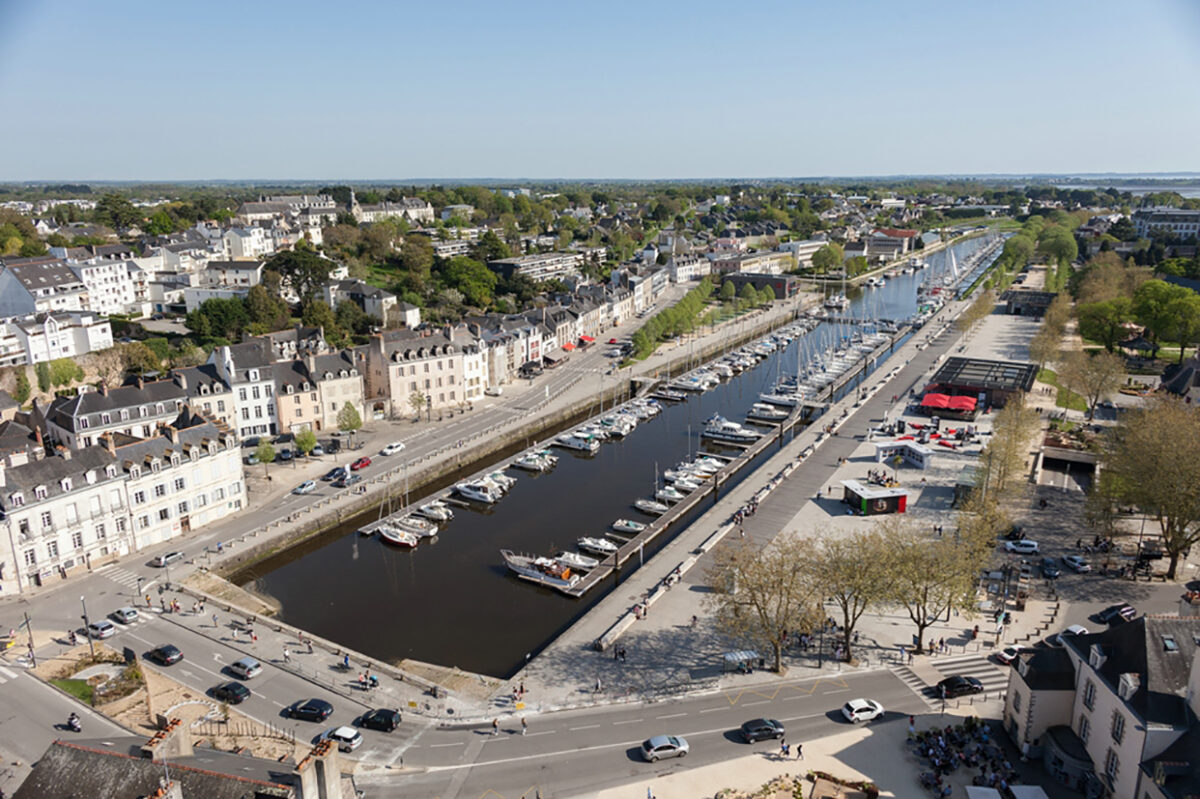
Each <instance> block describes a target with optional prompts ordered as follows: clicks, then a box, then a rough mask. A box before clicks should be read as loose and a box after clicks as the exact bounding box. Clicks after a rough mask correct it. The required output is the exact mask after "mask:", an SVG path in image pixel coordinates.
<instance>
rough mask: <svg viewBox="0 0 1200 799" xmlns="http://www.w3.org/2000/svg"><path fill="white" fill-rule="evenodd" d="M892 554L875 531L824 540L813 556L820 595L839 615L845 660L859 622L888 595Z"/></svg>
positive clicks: (812, 563)
mask: <svg viewBox="0 0 1200 799" xmlns="http://www.w3.org/2000/svg"><path fill="white" fill-rule="evenodd" d="M890 556H891V550H890V545H889V544H888V542H887V541H886V540H885V538H884V536H883V535H882V534H881V533H880V532H879V530H877V529H870V530H862V531H859V532H856V533H853V534H851V535H850V536H843V537H837V538H834V537H823V538H822V539H821V540H820V542H819V544H818V545H817V547H816V549H815V550H814V551H813V552H812V560H811V561H810V565H809V568H810V569H811V571H812V573H813V576H814V578H815V579H816V581H817V584H818V585H819V586H820V589H821V594H822V595H823V596H824V597H826V598H828V599H830V600H832V601H833V603H834V604H835V605H837V607H838V610H839V611H841V617H842V618H841V626H842V644H843V646H844V647H845V651H846V660H847V661H849V660H851V659H852V655H851V644H852V643H853V640H854V629H855V627H856V626H857V624H858V620H859V619H860V618H862V615H863V614H864V613H866V611H867V610H868V609H869V608H872V607H875V606H877V605H879V604H880V603H882V602H884V601H885V600H886V599H887V598H888V596H889V595H890V594H891V580H892V567H891V561H890Z"/></svg>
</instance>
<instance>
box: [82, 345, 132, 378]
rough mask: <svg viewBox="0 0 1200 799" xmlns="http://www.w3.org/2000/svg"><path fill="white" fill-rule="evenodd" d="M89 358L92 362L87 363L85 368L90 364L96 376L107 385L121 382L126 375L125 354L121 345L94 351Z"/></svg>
mask: <svg viewBox="0 0 1200 799" xmlns="http://www.w3.org/2000/svg"><path fill="white" fill-rule="evenodd" d="M88 360H89V361H90V363H88V364H85V368H87V367H89V366H90V367H91V369H92V371H94V372H95V373H96V377H97V378H99V379H100V380H103V381H104V383H105V385H108V386H119V385H120V384H121V378H122V377H124V376H125V355H124V353H122V351H121V348H120V347H109V348H108V349H106V350H100V351H99V352H93V353H91V355H89V356H88Z"/></svg>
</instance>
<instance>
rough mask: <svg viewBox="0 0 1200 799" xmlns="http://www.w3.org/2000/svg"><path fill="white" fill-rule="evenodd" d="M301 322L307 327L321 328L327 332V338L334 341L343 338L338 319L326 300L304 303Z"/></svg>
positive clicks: (312, 300)
mask: <svg viewBox="0 0 1200 799" xmlns="http://www.w3.org/2000/svg"><path fill="white" fill-rule="evenodd" d="M300 321H301V322H303V323H304V324H305V325H306V326H307V327H319V328H321V329H322V330H324V331H325V337H326V338H327V339H330V340H332V341H337V340H338V338H340V336H341V330H340V329H339V328H338V323H337V317H336V316H334V314H333V309H332V308H330V307H329V303H327V302H325V300H318V299H310V300H309V301H308V302H306V303H304V309H303V310H302V311H301V312H300Z"/></svg>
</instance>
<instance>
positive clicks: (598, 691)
mask: <svg viewBox="0 0 1200 799" xmlns="http://www.w3.org/2000/svg"><path fill="white" fill-rule="evenodd" d="M596 693H600V678H599V677H597V678H596Z"/></svg>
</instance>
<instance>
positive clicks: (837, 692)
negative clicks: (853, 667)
mask: <svg viewBox="0 0 1200 799" xmlns="http://www.w3.org/2000/svg"><path fill="white" fill-rule="evenodd" d="M849 690H850V689H849V688H835V689H833V690H832V691H822V692H821V695H822V696H825V695H826V694H844V693H846V692H847V691H849Z"/></svg>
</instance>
